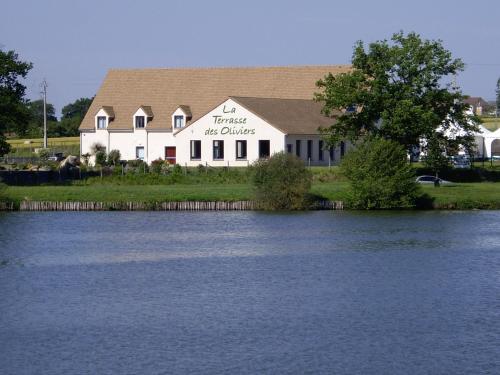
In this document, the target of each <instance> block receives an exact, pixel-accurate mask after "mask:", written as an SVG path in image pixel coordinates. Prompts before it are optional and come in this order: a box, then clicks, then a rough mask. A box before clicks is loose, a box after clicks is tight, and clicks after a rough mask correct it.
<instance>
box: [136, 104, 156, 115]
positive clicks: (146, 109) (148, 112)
mask: <svg viewBox="0 0 500 375" xmlns="http://www.w3.org/2000/svg"><path fill="white" fill-rule="evenodd" d="M139 108H141V109H142V110H143V111H144V113H145V114H146V116H147V117H153V110H152V109H151V106H149V105H141V106H140V107H139Z"/></svg>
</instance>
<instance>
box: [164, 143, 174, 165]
mask: <svg viewBox="0 0 500 375" xmlns="http://www.w3.org/2000/svg"><path fill="white" fill-rule="evenodd" d="M165 160H166V161H167V162H168V164H175V147H165Z"/></svg>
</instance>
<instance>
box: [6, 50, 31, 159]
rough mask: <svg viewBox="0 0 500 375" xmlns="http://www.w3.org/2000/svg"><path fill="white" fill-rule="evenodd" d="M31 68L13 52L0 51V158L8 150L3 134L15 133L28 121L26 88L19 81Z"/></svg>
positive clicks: (29, 64)
mask: <svg viewBox="0 0 500 375" xmlns="http://www.w3.org/2000/svg"><path fill="white" fill-rule="evenodd" d="M32 67H33V65H32V64H31V63H29V62H23V61H20V60H19V57H18V55H17V53H15V52H14V51H6V52H5V51H2V50H0V156H1V155H4V154H6V153H8V152H9V150H10V146H9V144H8V143H7V142H6V140H5V136H4V132H6V131H14V132H15V131H17V129H19V128H23V126H24V125H25V124H26V123H28V121H29V118H30V116H29V112H28V110H27V109H26V105H25V104H26V100H25V99H24V94H25V91H26V87H25V86H24V85H23V84H22V83H21V82H19V81H20V79H21V78H25V77H26V75H27V74H28V72H29V71H30V69H31V68H32Z"/></svg>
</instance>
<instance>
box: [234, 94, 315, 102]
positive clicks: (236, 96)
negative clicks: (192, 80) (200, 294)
mask: <svg viewBox="0 0 500 375" xmlns="http://www.w3.org/2000/svg"><path fill="white" fill-rule="evenodd" d="M228 98H236V99H238V98H241V99H269V100H295V101H297V100H300V101H305V102H314V101H315V100H314V99H302V98H276V97H274V98H273V97H269V96H240V95H230V96H228Z"/></svg>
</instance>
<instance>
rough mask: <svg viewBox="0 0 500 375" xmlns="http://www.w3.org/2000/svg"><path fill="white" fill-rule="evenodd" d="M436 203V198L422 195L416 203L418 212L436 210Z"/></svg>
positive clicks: (425, 194)
mask: <svg viewBox="0 0 500 375" xmlns="http://www.w3.org/2000/svg"><path fill="white" fill-rule="evenodd" d="M434 201H435V198H433V197H431V196H430V195H429V194H427V193H424V194H421V195H420V196H419V197H417V199H416V201H415V208H416V209H418V210H432V209H433V208H434Z"/></svg>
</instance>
